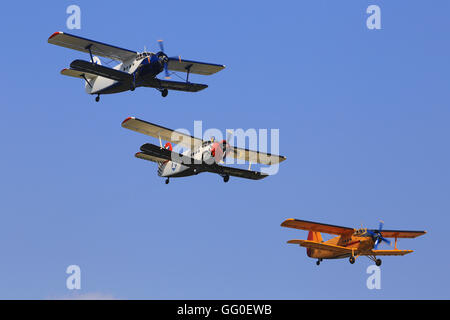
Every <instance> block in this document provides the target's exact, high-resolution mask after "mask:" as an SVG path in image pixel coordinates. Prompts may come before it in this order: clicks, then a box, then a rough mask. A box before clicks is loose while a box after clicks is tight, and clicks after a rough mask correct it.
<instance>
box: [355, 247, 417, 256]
mask: <svg viewBox="0 0 450 320" xmlns="http://www.w3.org/2000/svg"><path fill="white" fill-rule="evenodd" d="M411 252H413V250H397V249H394V250H371V251H370V252H369V253H364V254H363V255H365V256H367V255H374V256H404V255H405V254H408V253H411Z"/></svg>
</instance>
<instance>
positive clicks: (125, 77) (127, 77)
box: [70, 60, 133, 83]
mask: <svg viewBox="0 0 450 320" xmlns="http://www.w3.org/2000/svg"><path fill="white" fill-rule="evenodd" d="M70 68H71V69H73V70H76V71H80V72H87V73H91V74H95V75H97V76H101V77H104V78H108V79H112V80H115V81H124V82H130V83H131V81H132V80H133V76H132V75H131V74H129V73H127V72H123V71H120V70H116V69H112V68H108V67H105V66H102V65H99V64H96V63H92V62H89V61H84V60H74V61H72V63H71V64H70Z"/></svg>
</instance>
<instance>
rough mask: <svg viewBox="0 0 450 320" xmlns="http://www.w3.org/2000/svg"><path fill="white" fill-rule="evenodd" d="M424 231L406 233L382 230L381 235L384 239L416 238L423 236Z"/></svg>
mask: <svg viewBox="0 0 450 320" xmlns="http://www.w3.org/2000/svg"><path fill="white" fill-rule="evenodd" d="M425 233H427V232H426V231H408V230H382V231H381V235H382V236H383V237H384V238H416V237H418V236H421V235H424V234H425Z"/></svg>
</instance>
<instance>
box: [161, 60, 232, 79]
mask: <svg viewBox="0 0 450 320" xmlns="http://www.w3.org/2000/svg"><path fill="white" fill-rule="evenodd" d="M224 68H225V66H224V65H223V64H216V63H206V62H199V61H191V60H184V59H180V58H174V57H171V58H169V63H168V64H167V69H169V70H173V71H181V72H189V73H196V74H201V75H211V74H214V73H216V72H219V71H220V70H222V69H224Z"/></svg>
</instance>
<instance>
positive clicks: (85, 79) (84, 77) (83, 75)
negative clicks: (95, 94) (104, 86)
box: [81, 73, 92, 88]
mask: <svg viewBox="0 0 450 320" xmlns="http://www.w3.org/2000/svg"><path fill="white" fill-rule="evenodd" d="M81 76H82V77H83V79H84V81H86V83H87V84H88V85H89V87H91V88H92V84H91V83H90V82H89V80H88V79H87V78H86V75H85V74H84V73H83V74H81Z"/></svg>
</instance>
